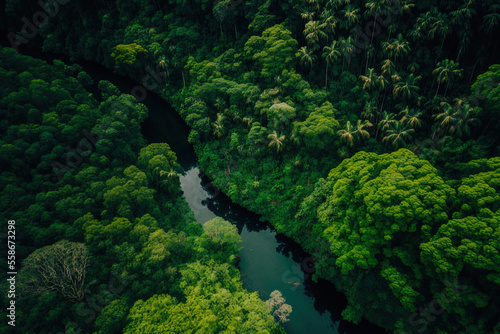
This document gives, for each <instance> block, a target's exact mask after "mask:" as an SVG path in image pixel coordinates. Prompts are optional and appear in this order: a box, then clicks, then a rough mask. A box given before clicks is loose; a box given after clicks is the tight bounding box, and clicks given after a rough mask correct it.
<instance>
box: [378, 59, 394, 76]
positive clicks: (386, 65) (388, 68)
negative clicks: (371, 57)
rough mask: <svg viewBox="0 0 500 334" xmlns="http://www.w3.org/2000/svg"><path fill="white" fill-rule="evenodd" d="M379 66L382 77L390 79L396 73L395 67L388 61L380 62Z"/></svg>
mask: <svg viewBox="0 0 500 334" xmlns="http://www.w3.org/2000/svg"><path fill="white" fill-rule="evenodd" d="M380 65H381V66H380V69H381V70H382V75H387V76H388V77H391V76H392V75H393V73H395V72H396V66H395V65H394V63H393V62H392V61H391V60H390V59H386V60H384V61H382V63H381V64H380Z"/></svg>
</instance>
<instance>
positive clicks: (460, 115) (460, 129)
mask: <svg viewBox="0 0 500 334" xmlns="http://www.w3.org/2000/svg"><path fill="white" fill-rule="evenodd" d="M473 114H474V108H472V107H471V106H470V105H469V104H468V103H465V104H462V105H460V106H459V107H457V109H456V111H455V112H454V113H453V116H454V118H455V121H454V122H453V124H452V126H451V127H450V132H451V133H456V134H457V135H458V136H459V137H462V136H463V135H464V134H465V135H467V136H470V127H471V125H476V124H478V123H479V119H478V118H476V117H474V115H473Z"/></svg>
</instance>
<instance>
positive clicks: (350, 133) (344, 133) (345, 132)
mask: <svg viewBox="0 0 500 334" xmlns="http://www.w3.org/2000/svg"><path fill="white" fill-rule="evenodd" d="M355 131H356V129H355V128H354V126H352V125H351V122H349V121H347V124H346V127H345V129H342V130H339V131H337V135H339V136H340V140H341V141H343V142H346V143H347V145H349V147H352V146H353V145H354V140H355V135H354V133H355Z"/></svg>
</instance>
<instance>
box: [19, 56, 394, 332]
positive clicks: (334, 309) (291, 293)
mask: <svg viewBox="0 0 500 334" xmlns="http://www.w3.org/2000/svg"><path fill="white" fill-rule="evenodd" d="M23 53H26V54H28V55H32V56H35V57H38V58H41V59H44V60H48V61H50V60H51V59H55V58H58V59H62V60H64V61H65V62H67V63H68V59H67V58H66V57H64V56H61V55H51V54H42V53H40V52H37V51H29V52H23ZM79 64H80V65H81V66H82V67H83V69H84V70H85V71H86V72H87V73H88V74H89V75H90V76H91V77H92V78H93V79H94V81H95V83H96V84H97V82H98V81H99V80H108V81H110V82H111V83H113V84H114V85H115V86H117V87H118V88H119V89H120V90H121V91H122V92H123V93H127V94H130V93H131V91H132V89H133V88H134V87H136V86H137V83H135V82H134V81H132V80H130V79H128V78H124V77H122V76H118V75H115V74H113V73H112V72H111V71H109V70H107V69H105V68H104V67H102V66H100V65H98V64H95V63H91V62H85V61H82V62H79ZM96 84H95V85H94V89H95V87H96ZM95 92H96V93H97V91H95ZM142 103H144V104H145V105H146V106H147V107H148V109H149V118H148V119H147V120H146V121H145V122H144V123H143V125H142V132H143V135H144V137H145V138H146V139H147V141H148V142H149V143H156V142H166V143H168V144H169V145H170V147H171V148H172V150H173V151H174V152H175V153H176V154H177V156H178V160H179V163H180V164H181V166H182V170H183V174H182V175H181V176H180V181H181V187H182V190H183V192H184V197H185V198H186V201H187V202H188V204H189V206H190V207H191V209H192V210H193V213H194V215H195V218H196V220H197V221H198V222H199V223H200V224H203V223H205V222H206V221H208V220H210V219H212V218H214V217H216V216H220V217H223V218H224V219H226V220H228V221H230V222H232V223H233V224H235V225H236V226H237V227H238V229H239V231H240V234H241V237H242V240H243V249H242V251H241V252H240V262H239V268H240V271H241V274H242V281H243V285H244V287H245V288H246V289H247V290H249V291H257V292H258V293H259V295H260V297H261V298H262V299H264V300H266V299H268V298H269V294H270V293H271V292H272V291H274V290H279V291H281V293H282V294H283V297H284V298H285V299H286V303H288V304H290V305H291V306H292V308H293V311H292V313H291V315H290V321H289V322H287V323H285V325H284V327H285V329H286V332H287V333H290V334H304V333H310V334H322V333H325V334H326V333H385V332H384V331H383V330H381V329H380V328H378V327H376V326H374V325H371V324H369V323H367V322H366V321H363V322H362V323H361V324H358V325H353V324H351V323H348V322H346V321H343V320H341V316H340V313H341V312H342V310H343V309H344V308H345V306H346V299H345V297H344V296H343V295H342V294H340V293H338V292H337V291H336V290H335V288H334V286H333V284H331V283H329V282H327V281H324V280H319V282H317V283H315V282H313V281H312V280H311V274H312V272H314V268H311V266H310V265H311V259H310V257H309V256H308V254H306V253H304V252H303V251H302V250H301V248H300V246H298V245H297V244H296V243H295V242H293V240H291V239H289V238H287V237H285V236H284V235H281V234H277V233H276V231H275V230H274V228H273V227H272V226H270V225H269V224H267V223H264V222H261V221H259V217H258V216H257V215H255V214H253V213H252V212H249V211H247V210H245V209H243V208H241V207H240V206H238V205H235V204H234V203H232V202H231V200H230V199H229V198H228V197H227V196H225V195H224V194H223V193H222V192H220V191H219V190H218V189H217V188H216V187H214V186H213V185H212V184H211V183H210V181H209V180H208V178H207V177H205V176H204V175H203V174H202V173H201V172H200V170H199V169H198V167H197V163H196V156H195V153H194V151H193V148H192V147H191V145H190V144H189V143H188V141H187V137H188V134H189V128H188V127H187V126H186V124H185V123H184V121H183V120H182V119H181V117H180V116H179V115H178V114H177V113H176V112H175V110H173V108H172V107H171V106H170V105H169V104H168V103H167V102H165V101H164V100H163V99H161V98H160V97H159V96H157V95H156V94H154V93H152V92H148V94H147V97H146V99H145V100H144V101H142ZM367 293H371V291H367Z"/></svg>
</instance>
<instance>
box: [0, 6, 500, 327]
mask: <svg viewBox="0 0 500 334" xmlns="http://www.w3.org/2000/svg"><path fill="white" fill-rule="evenodd" d="M30 3H31V4H33V5H32V7H31V8H32V9H31V10H32V12H34V11H36V10H37V9H36V8H35V7H36V5H35V1H31V2H30ZM24 10H28V11H29V6H28V9H27V8H21V5H18V4H17V3H15V2H13V1H10V2H8V5H7V6H6V13H7V14H9V19H8V20H6V21H5V23H4V25H5V26H8V27H11V30H13V31H18V30H19V29H20V24H19V23H18V21H19V19H17V21H16V18H19V17H21V16H22V15H23V13H24V12H23V11H24ZM28 16H29V15H28ZM70 27H71V29H70ZM68 31H70V32H69V33H68ZM499 34H500V7H499V6H498V4H497V2H495V1H491V0H488V1H468V0H467V1H445V0H442V1H437V0H426V1H418V2H417V1H411V0H397V1H386V0H380V1H360V0H353V1H322V0H312V1H298V2H297V1H271V0H267V1H264V0H263V1H245V2H240V1H220V2H216V3H215V4H214V3H212V2H211V1H187V2H186V1H177V2H176V1H170V2H168V3H162V2H158V1H129V2H124V1H116V2H115V1H111V2H109V1H108V2H103V1H98V2H96V3H95V6H88V5H87V4H86V3H83V2H79V1H75V2H72V6H71V7H65V8H64V9H62V8H61V10H60V13H59V14H58V16H57V19H51V20H49V22H48V23H47V25H46V26H45V27H44V28H43V29H42V31H41V36H42V38H43V48H44V49H45V50H50V51H56V52H63V53H65V54H68V55H70V56H71V57H73V58H75V59H76V58H82V57H83V58H86V59H92V60H95V61H98V62H100V63H101V64H103V65H105V66H108V67H109V68H114V69H115V70H116V71H118V72H119V73H123V74H127V75H129V76H131V77H132V78H135V79H137V80H142V78H143V76H144V69H145V68H146V67H147V66H150V67H153V68H154V67H156V66H157V67H158V68H159V69H160V70H162V71H164V72H165V74H166V77H167V82H166V84H162V85H161V86H157V88H156V90H157V91H158V93H160V94H161V95H162V96H164V97H165V98H166V99H167V100H169V102H171V103H172V104H173V105H174V106H175V108H176V109H177V110H178V112H179V113H180V114H181V115H182V116H183V117H184V119H185V120H186V122H187V124H188V125H189V126H190V127H191V129H192V130H191V133H190V136H189V140H190V141H191V142H192V143H193V145H194V146H195V149H196V152H197V154H198V158H199V163H200V165H201V167H202V169H203V171H204V172H205V173H206V174H208V175H209V176H210V177H211V178H212V179H213V182H214V184H216V185H217V186H219V187H220V188H221V189H223V190H224V192H225V193H226V194H228V195H229V196H230V197H231V198H232V199H233V200H234V201H235V202H237V203H240V204H241V205H243V206H245V207H246V208H248V209H251V210H253V211H255V212H257V213H259V214H261V215H262V217H263V219H266V220H268V221H269V222H271V224H273V225H274V226H275V227H276V228H277V230H278V231H279V232H282V233H284V234H286V235H288V236H290V237H292V238H293V239H294V240H296V241H297V242H299V243H300V244H301V245H302V246H303V247H304V249H306V250H308V251H309V252H311V253H313V255H314V256H315V258H316V268H317V270H316V273H315V276H316V277H323V278H328V279H330V280H332V281H333V282H335V284H336V285H337V287H338V288H339V289H340V290H341V291H343V292H344V293H345V295H346V296H347V299H348V301H349V306H348V307H347V308H346V309H345V310H344V312H343V316H344V318H345V319H348V320H351V321H354V322H357V321H359V320H360V319H361V318H363V317H365V318H367V319H368V320H370V321H372V322H374V323H376V324H378V325H380V326H382V327H384V328H386V329H388V330H389V331H391V332H394V333H404V332H408V333H413V332H423V331H424V330H427V331H429V332H435V333H491V332H499V331H500V323H499V320H498V319H499V317H498V314H499V310H500V304H499V300H498V298H495V296H497V295H498V294H499V293H500V281H499V275H500V253H499V252H500V245H499V241H498V240H499V233H500V225H499V224H500V223H499V215H500V213H499V211H498V210H499V209H500V195H499V191H500V183H499V160H498V159H499V158H498V157H499V153H500V152H499V149H498V147H499V145H498V144H499V143H500V126H499V124H500V122H499V114H498V113H499V111H500V104H499V103H500V97H499V91H500V86H499V82H500V66H499V65H498V63H499V62H500V61H499V52H500V50H499V49H498V42H497V39H498V38H497V36H498V35H499ZM130 43H137V44H138V45H140V46H141V47H142V48H144V49H145V50H147V51H148V52H147V53H146V52H142V53H138V54H137V60H136V61H135V62H134V63H132V64H124V63H119V64H115V61H114V59H113V57H112V56H111V55H112V53H113V52H115V50H116V48H117V46H118V45H121V44H130ZM32 115H33V117H35V116H36V115H37V114H36V113H35V112H33V113H32ZM54 117H55V116H54ZM173 302H174V301H173V299H171V298H169V297H161V298H160V299H155V300H152V301H151V304H153V303H164V304H165V305H166V306H165V307H167V308H170V306H169V305H171V303H173ZM188 304H189V303H188ZM188 304H186V305H188ZM142 307H144V308H147V307H150V306H149V304H148V305H144V306H142ZM130 328H132V327H130Z"/></svg>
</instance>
